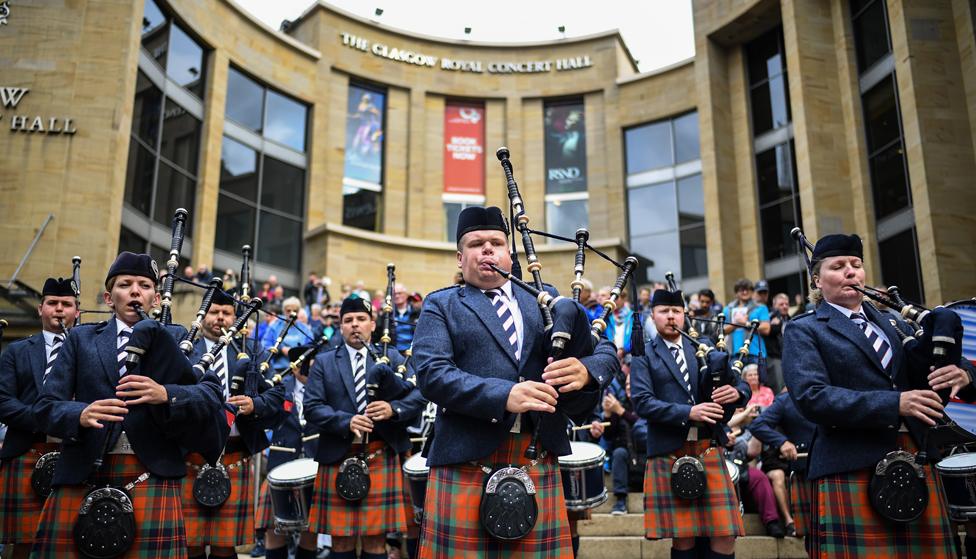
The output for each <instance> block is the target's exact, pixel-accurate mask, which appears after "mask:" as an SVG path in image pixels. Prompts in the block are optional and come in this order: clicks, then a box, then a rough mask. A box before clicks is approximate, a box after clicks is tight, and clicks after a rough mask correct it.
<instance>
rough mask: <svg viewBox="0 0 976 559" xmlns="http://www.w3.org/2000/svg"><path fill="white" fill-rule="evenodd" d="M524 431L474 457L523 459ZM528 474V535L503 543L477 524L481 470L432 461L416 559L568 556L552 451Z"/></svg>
mask: <svg viewBox="0 0 976 559" xmlns="http://www.w3.org/2000/svg"><path fill="white" fill-rule="evenodd" d="M530 438H531V437H530V435H528V434H518V435H509V436H508V438H507V439H506V441H505V442H504V443H502V445H501V446H499V447H498V448H497V449H496V450H495V452H493V453H492V454H491V455H490V456H488V457H487V458H485V459H483V460H480V461H479V462H480V463H481V464H484V465H486V466H489V467H495V468H497V467H501V466H507V465H509V464H513V465H523V464H526V463H528V460H526V459H525V458H524V456H523V453H524V452H525V447H526V446H528V444H529V440H530ZM529 476H530V477H531V478H532V482H533V483H534V484H535V488H536V495H535V498H536V503H537V504H538V507H539V517H538V519H537V520H536V524H535V528H534V529H533V530H532V533H531V534H529V535H528V536H526V537H524V538H522V539H520V540H516V541H512V542H503V541H499V540H496V539H494V538H492V537H491V536H489V535H488V533H487V532H485V531H484V529H483V528H482V527H481V521H480V518H479V511H478V508H479V506H480V505H481V495H482V490H483V488H484V485H485V479H486V476H485V473H484V472H483V471H482V470H481V469H480V468H478V467H476V466H474V465H471V464H457V465H451V466H435V467H433V468H431V469H430V478H429V481H428V484H427V496H426V499H425V501H424V504H425V506H424V520H423V525H422V526H421V530H420V553H419V555H420V557H421V559H434V558H450V559H455V558H459V557H464V558H469V557H470V558H475V557H496V558H506V559H507V558H510V557H512V558H520V559H529V558H565V559H572V557H573V544H572V541H571V540H570V535H569V522H568V520H567V518H566V502H565V500H564V498H563V485H562V483H563V482H562V476H561V475H560V473H559V463H558V461H557V459H556V457H555V456H546V457H545V459H543V460H541V461H540V462H539V463H538V464H537V465H536V466H535V467H534V468H530V469H529Z"/></svg>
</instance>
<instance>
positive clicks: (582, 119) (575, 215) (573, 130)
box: [543, 99, 589, 237]
mask: <svg viewBox="0 0 976 559" xmlns="http://www.w3.org/2000/svg"><path fill="white" fill-rule="evenodd" d="M585 115H586V113H585V111H584V109H583V100H582V99H571V100H560V101H550V102H547V103H546V105H545V110H544V122H543V125H544V129H545V157H546V160H545V172H546V197H545V200H546V229H547V230H548V231H549V232H550V233H553V234H555V235H562V236H564V237H573V236H574V235H575V233H576V230H577V229H579V228H580V227H587V226H588V223H589V218H588V215H589V211H588V204H589V194H588V193H587V191H586V116H585Z"/></svg>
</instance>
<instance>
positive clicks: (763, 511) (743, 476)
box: [727, 405, 786, 538]
mask: <svg viewBox="0 0 976 559" xmlns="http://www.w3.org/2000/svg"><path fill="white" fill-rule="evenodd" d="M758 416H759V407H758V406H756V405H749V406H746V408H744V409H739V410H737V411H736V413H735V415H733V416H732V419H731V420H729V424H728V425H729V428H730V429H732V431H731V432H730V433H729V443H728V445H727V446H728V448H729V453H728V454H727V457H728V459H730V460H731V461H732V462H733V463H734V464H736V465H737V466H738V467H739V488H740V489H739V491H740V495H741V496H742V501H743V505H745V509H746V510H747V511H749V512H758V513H759V519H760V520H762V523H763V525H764V526H765V527H766V533H767V534H768V535H770V536H772V537H774V538H782V537H784V536H785V535H786V532H785V530H784V529H783V526H782V524H781V523H780V516H779V509H778V508H777V506H776V497H775V494H774V493H773V486H772V483H770V481H769V477H768V476H767V475H766V474H765V473H764V472H763V471H762V470H761V469H759V468H758V467H756V466H755V465H754V464H753V463H751V462H752V460H753V459H754V458H755V457H756V456H758V455H759V452H760V449H761V444H760V443H759V441H758V440H756V439H755V438H754V437H753V436H752V433H751V432H750V431H749V430H748V429H747V427H748V426H749V424H750V423H751V422H752V421H753V420H754V419H755V418H756V417H758Z"/></svg>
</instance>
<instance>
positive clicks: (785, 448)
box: [779, 441, 796, 462]
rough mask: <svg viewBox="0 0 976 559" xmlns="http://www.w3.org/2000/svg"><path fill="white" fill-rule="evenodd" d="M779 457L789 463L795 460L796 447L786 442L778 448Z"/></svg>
mask: <svg viewBox="0 0 976 559" xmlns="http://www.w3.org/2000/svg"><path fill="white" fill-rule="evenodd" d="M779 455H780V456H782V457H783V458H785V459H787V460H789V461H790V462H792V461H794V460H796V445H795V444H793V443H791V442H790V441H786V442H785V443H783V444H782V445H781V446H780V447H779Z"/></svg>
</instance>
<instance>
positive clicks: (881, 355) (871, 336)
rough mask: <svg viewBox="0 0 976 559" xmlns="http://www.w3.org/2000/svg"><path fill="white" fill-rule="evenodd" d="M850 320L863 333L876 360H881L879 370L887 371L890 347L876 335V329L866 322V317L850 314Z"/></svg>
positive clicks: (859, 314)
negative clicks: (875, 355)
mask: <svg viewBox="0 0 976 559" xmlns="http://www.w3.org/2000/svg"><path fill="white" fill-rule="evenodd" d="M851 320H853V321H854V324H857V325H858V327H859V328H860V329H861V330H863V331H864V335H865V336H867V337H868V343H869V344H871V347H872V348H874V351H875V352H877V354H878V359H880V360H881V368H882V369H887V368H888V363H891V347H890V346H889V345H888V342H886V341H884V339H883V338H882V337H881V336H879V335H878V327H877V326H875V325H874V324H871V323H870V322H869V321H868V317H866V316H864V315H863V314H861V313H857V312H856V313H852V314H851Z"/></svg>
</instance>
